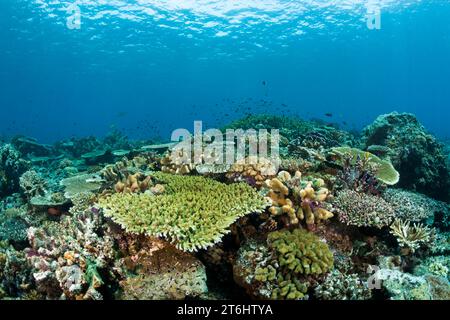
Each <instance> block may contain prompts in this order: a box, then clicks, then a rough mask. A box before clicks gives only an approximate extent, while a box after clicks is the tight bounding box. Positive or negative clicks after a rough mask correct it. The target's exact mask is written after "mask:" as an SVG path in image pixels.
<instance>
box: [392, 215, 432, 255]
mask: <svg viewBox="0 0 450 320" xmlns="http://www.w3.org/2000/svg"><path fill="white" fill-rule="evenodd" d="M390 228H391V234H392V235H393V236H395V237H396V238H397V241H398V243H399V244H400V246H401V247H403V248H404V249H406V250H407V253H409V252H410V253H414V252H415V251H416V250H417V249H419V248H420V247H422V246H430V245H431V244H432V242H433V240H434V232H433V230H432V229H430V228H428V227H427V226H424V225H422V224H420V223H415V224H413V225H411V223H410V222H409V221H405V222H403V221H401V220H400V219H396V220H395V221H394V223H393V224H392V225H391V226H390Z"/></svg>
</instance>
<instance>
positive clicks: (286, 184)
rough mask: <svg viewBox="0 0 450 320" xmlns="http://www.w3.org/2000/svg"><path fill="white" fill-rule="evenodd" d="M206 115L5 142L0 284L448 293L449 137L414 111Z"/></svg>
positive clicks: (314, 294) (0, 172) (2, 293)
mask: <svg viewBox="0 0 450 320" xmlns="http://www.w3.org/2000/svg"><path fill="white" fill-rule="evenodd" d="M253 128H257V130H254V129H253ZM202 129H203V128H202V123H201V122H196V123H195V124H194V133H193V134H191V133H190V132H189V131H188V130H185V129H179V130H176V131H174V134H173V136H172V142H164V141H157V140H147V141H131V140H129V139H128V138H126V137H125V136H123V135H122V134H120V133H119V132H117V131H114V132H112V133H111V134H110V135H108V136H107V137H105V138H104V139H102V140H100V139H98V138H95V137H86V138H81V139H75V138H73V139H69V140H64V141H60V142H57V143H55V144H54V145H44V144H40V143H39V142H38V141H36V140H35V139H33V138H28V137H23V136H20V137H16V138H13V139H11V140H10V141H5V142H2V143H1V144H0V298H1V299H22V300H39V299H52V300H58V299H67V300H98V299H126V300H162V299H173V300H183V299H192V298H195V299H202V300H214V299H276V300H308V299H315V300H370V299H375V300H387V299H392V300H403V299H407V300H423V299H436V300H439V299H444V300H447V299H450V286H449V276H450V273H449V270H450V255H449V250H450V238H449V235H450V218H449V217H450V216H449V200H450V176H449V163H448V159H449V157H448V146H445V145H444V144H443V143H441V142H440V141H438V140H437V139H436V138H435V137H434V136H432V135H431V134H429V133H428V132H427V131H426V129H425V128H424V127H423V126H422V125H421V124H420V123H419V122H418V121H417V119H416V118H415V116H414V115H412V114H400V113H391V114H387V115H382V116H380V117H378V118H377V119H376V120H375V122H374V123H373V124H371V125H369V126H368V127H367V128H365V129H364V130H363V131H362V132H359V133H356V132H347V131H344V130H342V129H340V128H338V127H337V126H331V125H328V124H324V123H323V122H319V121H305V120H302V119H299V118H295V117H281V116H272V115H251V116H247V117H245V118H242V119H239V120H236V121H234V122H232V123H229V124H228V125H226V126H225V127H224V128H221V130H216V129H209V130H206V131H205V132H203V130H202ZM446 150H447V151H446ZM251 307H252V308H258V307H259V306H256V305H255V306H251ZM266 307H267V306H266ZM246 310H247V309H245V310H244V309H242V310H241V309H239V310H238V309H236V310H228V311H227V312H232V313H233V314H234V313H235V314H239V312H240V313H242V312H247V311H246ZM214 312H215V311H214V310H212V309H208V307H198V308H195V307H190V306H188V305H185V306H184V307H180V308H179V310H178V313H179V314H197V315H204V316H205V315H210V314H212V313H214ZM262 312H264V313H265V314H267V313H270V312H271V310H261V313H262Z"/></svg>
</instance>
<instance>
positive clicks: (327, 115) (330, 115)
mask: <svg viewBox="0 0 450 320" xmlns="http://www.w3.org/2000/svg"><path fill="white" fill-rule="evenodd" d="M325 116H326V117H329V118H331V117H333V114H332V113H330V112H328V113H325Z"/></svg>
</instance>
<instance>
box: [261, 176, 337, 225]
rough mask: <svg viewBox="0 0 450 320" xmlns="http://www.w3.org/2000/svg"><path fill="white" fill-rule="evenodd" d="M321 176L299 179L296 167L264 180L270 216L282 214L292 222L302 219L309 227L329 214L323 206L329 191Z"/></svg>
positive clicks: (331, 215) (289, 222) (295, 222)
mask: <svg viewBox="0 0 450 320" xmlns="http://www.w3.org/2000/svg"><path fill="white" fill-rule="evenodd" d="M324 185H325V182H324V181H323V180H322V179H313V180H307V179H302V174H301V173H300V172H299V171H297V172H296V173H295V175H294V176H293V177H292V176H291V174H290V173H289V172H287V171H280V172H279V173H278V176H277V177H276V178H273V179H271V180H267V181H266V182H265V187H266V188H267V189H268V190H269V191H268V193H267V197H268V199H270V201H271V203H272V206H271V207H270V208H269V212H270V214H271V215H272V216H273V217H277V216H283V215H284V216H285V217H284V218H286V219H285V224H286V225H296V224H298V223H299V222H300V221H303V220H304V221H305V222H306V224H307V225H308V226H309V227H313V226H314V224H317V223H319V222H320V221H324V220H327V219H330V218H332V217H333V213H331V212H330V211H329V210H328V209H330V208H328V209H327V203H326V201H327V200H329V199H330V197H331V195H330V192H329V190H328V189H327V188H325V186H324Z"/></svg>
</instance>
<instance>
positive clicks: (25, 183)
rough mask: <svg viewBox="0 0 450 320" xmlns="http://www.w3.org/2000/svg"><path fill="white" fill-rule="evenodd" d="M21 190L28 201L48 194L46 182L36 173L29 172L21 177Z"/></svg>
mask: <svg viewBox="0 0 450 320" xmlns="http://www.w3.org/2000/svg"><path fill="white" fill-rule="evenodd" d="M19 183H20V188H21V189H22V192H23V193H24V195H25V197H26V198H27V199H31V198H33V197H37V196H43V195H44V194H45V192H46V181H45V179H44V178H42V177H41V176H40V175H39V174H38V173H37V172H36V171H34V170H29V171H27V172H25V173H24V174H23V175H21V176H20V179H19Z"/></svg>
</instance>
